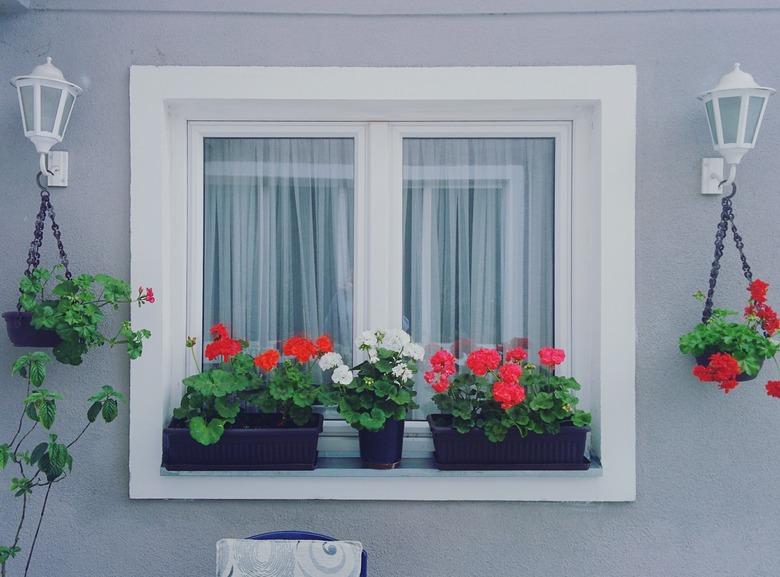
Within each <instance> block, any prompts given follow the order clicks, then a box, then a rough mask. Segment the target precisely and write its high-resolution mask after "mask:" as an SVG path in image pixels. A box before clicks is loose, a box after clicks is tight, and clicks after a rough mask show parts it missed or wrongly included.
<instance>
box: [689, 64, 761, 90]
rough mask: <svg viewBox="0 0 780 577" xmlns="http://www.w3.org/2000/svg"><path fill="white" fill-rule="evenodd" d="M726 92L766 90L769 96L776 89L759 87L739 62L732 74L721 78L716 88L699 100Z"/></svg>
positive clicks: (729, 73)
mask: <svg viewBox="0 0 780 577" xmlns="http://www.w3.org/2000/svg"><path fill="white" fill-rule="evenodd" d="M725 90H764V91H766V92H768V93H769V94H774V93H775V89H774V88H768V87H766V86H759V84H758V83H757V82H756V81H755V80H754V79H753V76H752V75H751V74H748V73H747V72H745V71H744V70H742V68H741V66H740V63H739V62H736V63H735V64H734V69H733V70H732V71H731V72H728V73H727V74H724V75H723V76H721V78H720V82H718V85H717V86H716V87H715V88H713V89H712V90H708V91H707V92H705V93H704V94H702V95H701V96H699V98H706V97H707V96H709V95H711V94H713V93H715V92H723V91H725Z"/></svg>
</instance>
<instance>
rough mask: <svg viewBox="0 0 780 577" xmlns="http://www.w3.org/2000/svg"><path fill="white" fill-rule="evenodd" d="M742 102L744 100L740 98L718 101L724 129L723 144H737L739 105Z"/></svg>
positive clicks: (721, 123) (727, 97)
mask: <svg viewBox="0 0 780 577" xmlns="http://www.w3.org/2000/svg"><path fill="white" fill-rule="evenodd" d="M741 100H742V98H741V97H739V96H725V97H723V98H719V99H718V106H719V107H720V125H721V128H722V129H723V144H735V143H736V142H737V129H738V128H739V104H740V101H741Z"/></svg>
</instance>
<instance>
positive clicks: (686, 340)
mask: <svg viewBox="0 0 780 577" xmlns="http://www.w3.org/2000/svg"><path fill="white" fill-rule="evenodd" d="M736 314H737V313H736V312H734V311H729V310H725V309H715V311H713V314H712V316H711V317H710V319H709V320H708V321H707V322H704V323H699V324H698V325H696V327H694V329H693V330H692V331H691V332H689V333H687V334H684V335H683V336H681V337H680V352H682V353H683V354H686V355H692V356H694V357H699V356H701V355H705V354H710V353H713V352H721V353H729V354H730V355H732V356H733V357H734V358H735V359H737V361H738V362H739V366H740V369H741V370H742V372H743V373H745V374H746V375H748V376H751V377H753V376H756V375H757V374H758V371H759V370H760V369H761V365H762V363H763V362H764V361H765V360H767V359H771V358H773V357H774V356H775V355H776V354H777V352H778V350H779V349H780V344H778V343H776V342H775V341H773V340H772V339H770V338H767V337H765V336H764V335H763V334H761V333H760V332H759V331H758V330H757V329H756V328H754V327H751V326H748V325H746V324H742V323H736V322H730V321H728V320H727V318H728V317H730V316H732V315H736Z"/></svg>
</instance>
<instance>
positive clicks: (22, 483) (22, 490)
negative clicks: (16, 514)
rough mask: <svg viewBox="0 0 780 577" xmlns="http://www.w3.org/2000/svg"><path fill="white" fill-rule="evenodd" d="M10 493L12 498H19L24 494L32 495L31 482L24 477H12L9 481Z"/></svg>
mask: <svg viewBox="0 0 780 577" xmlns="http://www.w3.org/2000/svg"><path fill="white" fill-rule="evenodd" d="M11 492H12V493H13V494H14V497H21V496H22V495H24V494H27V495H29V494H30V493H32V480H30V479H28V478H26V477H14V478H13V479H11Z"/></svg>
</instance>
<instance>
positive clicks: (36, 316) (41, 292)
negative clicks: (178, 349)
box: [3, 265, 155, 365]
mask: <svg viewBox="0 0 780 577" xmlns="http://www.w3.org/2000/svg"><path fill="white" fill-rule="evenodd" d="M61 266H62V265H57V266H56V267H54V269H53V270H52V271H49V270H46V269H35V270H33V271H32V272H30V273H29V274H25V275H24V276H23V277H22V279H21V281H20V282H19V292H20V296H19V310H18V311H11V312H5V313H3V318H5V320H6V325H7V330H8V336H9V338H10V340H11V342H12V343H13V344H14V345H16V346H21V347H38V348H48V347H53V351H52V352H53V353H54V357H55V358H56V359H57V360H58V361H60V362H61V363H65V364H69V365H79V364H81V362H82V360H83V358H84V355H85V354H86V353H87V351H89V350H90V349H92V348H95V347H99V346H102V345H104V344H108V345H109V346H111V347H113V346H115V345H118V344H126V345H127V353H128V355H129V356H130V358H131V359H136V358H138V357H139V356H141V352H142V350H143V341H144V340H145V339H148V338H149V336H150V333H149V331H148V330H145V329H142V330H138V331H135V330H133V328H132V326H131V325H130V322H129V321H124V322H123V323H122V324H121V325H120V327H119V330H118V331H117V333H116V334H115V335H113V336H106V335H105V334H103V332H101V325H102V324H103V321H104V320H105V310H107V309H113V310H117V309H118V308H119V306H120V305H122V304H127V303H135V304H137V305H138V306H141V305H143V304H145V303H153V302H155V297H154V291H153V290H152V289H150V288H139V289H138V293H137V294H136V295H133V294H132V290H131V289H130V285H129V284H128V283H126V282H125V281H123V280H120V279H116V278H113V277H111V276H109V275H105V274H97V275H87V274H82V275H78V276H75V277H70V276H69V275H67V276H64V275H60V274H55V273H56V271H57V269H59V268H60V267H61ZM52 278H54V280H55V281H56V284H55V285H54V287H53V288H51V290H49V283H50V282H51V281H52Z"/></svg>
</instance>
